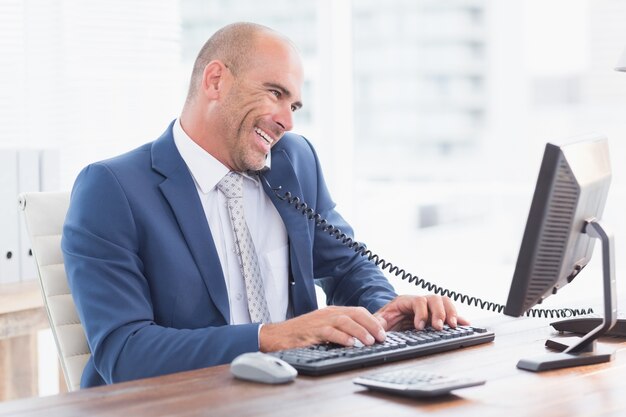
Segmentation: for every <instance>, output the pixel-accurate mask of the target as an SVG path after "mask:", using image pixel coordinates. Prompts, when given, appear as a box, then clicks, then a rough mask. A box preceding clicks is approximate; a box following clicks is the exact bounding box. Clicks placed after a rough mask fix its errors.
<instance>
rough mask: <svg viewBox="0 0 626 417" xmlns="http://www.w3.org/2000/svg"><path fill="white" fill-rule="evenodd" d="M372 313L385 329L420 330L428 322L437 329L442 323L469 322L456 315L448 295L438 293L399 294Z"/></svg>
mask: <svg viewBox="0 0 626 417" xmlns="http://www.w3.org/2000/svg"><path fill="white" fill-rule="evenodd" d="M374 315H375V316H376V317H378V319H379V320H380V321H381V322H382V323H383V326H384V327H385V330H386V331H391V330H407V329H413V328H415V329H418V330H422V329H423V328H424V327H426V325H427V324H428V323H430V325H431V326H432V327H434V328H435V329H437V330H441V329H443V325H444V323H446V324H448V326H450V327H456V326H457V324H461V325H466V324H469V322H468V321H467V320H465V319H464V318H462V317H459V316H458V315H457V313H456V308H454V305H453V304H452V301H451V300H450V299H449V298H448V297H441V296H439V295H427V296H417V295H400V296H398V297H396V298H394V299H393V300H391V301H390V302H389V303H387V305H385V306H384V307H383V308H381V309H380V310H378V311H377V312H376V314H374Z"/></svg>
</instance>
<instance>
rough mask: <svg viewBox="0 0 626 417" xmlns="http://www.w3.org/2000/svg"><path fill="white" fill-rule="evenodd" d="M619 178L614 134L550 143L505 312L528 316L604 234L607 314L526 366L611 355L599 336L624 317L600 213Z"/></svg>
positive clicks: (571, 276)
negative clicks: (611, 143)
mask: <svg viewBox="0 0 626 417" xmlns="http://www.w3.org/2000/svg"><path fill="white" fill-rule="evenodd" d="M610 182H611V164H610V161H609V149H608V141H607V139H606V137H604V136H602V135H596V134H593V135H586V136H581V137H576V138H572V139H570V140H568V141H567V142H566V143H564V144H561V145H557V144H552V143H548V144H547V145H546V148H545V151H544V155H543V160H542V163H541V168H540V170H539V177H538V178H537V184H536V186H535V193H534V196H533V199H532V203H531V206H530V213H529V215H528V220H527V223H526V229H525V231H524V236H523V238H522V244H521V247H520V251H519V256H518V259H517V264H516V267H515V273H514V275H513V280H512V282H511V287H510V290H509V296H508V300H507V303H506V307H505V309H504V313H505V314H507V315H510V316H520V315H522V314H524V313H525V312H526V311H528V310H529V309H531V308H532V307H533V306H535V305H536V304H538V303H541V302H542V301H543V300H544V299H545V298H546V297H548V296H550V295H552V294H556V293H557V291H558V290H559V289H560V288H562V287H563V286H565V285H567V284H568V283H570V282H572V280H573V279H574V278H575V277H576V276H577V275H578V274H579V273H580V271H581V270H582V269H583V268H584V267H585V266H586V265H587V264H588V263H589V261H590V259H591V256H592V253H593V248H594V242H595V240H596V239H600V240H601V241H602V248H603V270H604V318H605V319H604V322H603V323H602V325H600V326H598V327H597V328H596V329H594V330H593V331H591V332H590V333H588V334H587V335H585V336H584V337H583V338H582V339H580V340H577V341H576V342H575V343H573V344H571V345H563V344H558V343H557V342H554V341H548V342H547V343H546V345H547V346H549V347H554V348H562V349H564V352H563V353H559V354H556V353H551V354H548V355H544V356H542V357H540V358H535V359H523V360H521V361H520V362H519V363H518V367H519V368H522V369H528V370H532V371H541V370H547V369H555V368H562V367H567V366H576V365H583V364H589V363H598V362H604V361H608V360H610V359H611V357H612V353H608V354H605V353H600V352H596V351H595V339H596V338H597V337H599V336H600V335H601V334H602V333H604V332H606V331H607V330H609V329H610V328H611V327H612V326H613V325H614V324H615V321H616V306H615V304H616V300H615V291H614V287H615V274H614V262H613V238H612V236H610V235H609V234H608V233H606V231H605V230H604V228H603V227H602V225H601V224H600V219H601V217H602V213H603V210H604V206H605V202H606V199H607V195H608V190H609V184H610Z"/></svg>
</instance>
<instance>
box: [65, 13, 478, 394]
mask: <svg viewBox="0 0 626 417" xmlns="http://www.w3.org/2000/svg"><path fill="white" fill-rule="evenodd" d="M302 82H303V70H302V63H301V60H300V57H299V55H298V52H297V50H296V48H295V47H294V45H293V44H292V43H291V42H290V41H289V40H288V39H286V38H285V37H284V36H282V35H281V34H279V33H277V32H275V31H273V30H271V29H269V28H267V27H264V26H260V25H257V24H252V23H236V24H232V25H229V26H226V27H224V28H222V29H221V30H219V31H218V32H217V33H215V34H214V35H213V36H212V37H211V38H210V39H209V40H208V41H207V43H206V44H205V45H204V46H203V48H202V49H201V51H200V53H199V54H198V58H197V59H196V62H195V65H194V68H193V72H192V75H191V81H190V86H189V93H188V96H187V99H186V101H185V105H184V107H183V110H182V112H181V115H180V117H179V118H178V119H176V120H174V121H173V122H172V123H171V124H170V125H169V127H168V128H167V129H166V131H165V132H164V133H163V135H162V136H161V137H160V138H158V139H156V140H155V141H154V142H150V143H147V144H145V145H143V146H141V147H140V148H138V149H135V150H133V151H130V152H128V153H126V154H124V155H121V156H118V157H116V158H112V159H109V160H106V161H101V162H97V163H94V164H91V165H89V166H88V167H86V168H85V169H84V170H83V171H82V172H81V173H80V174H79V176H78V178H77V180H76V182H75V185H74V189H73V191H72V197H71V203H70V209H69V212H68V214H67V218H66V223H65V227H64V230H63V239H62V248H63V253H64V257H65V267H66V271H67V274H68V280H69V284H70V287H71V290H72V294H73V297H74V300H75V302H76V306H77V309H78V313H79V315H80V318H81V321H82V323H83V325H84V328H85V331H86V333H87V338H88V341H89V345H90V347H91V350H92V356H91V359H90V361H89V362H88V363H87V365H86V367H85V371H84V373H83V378H82V382H81V385H82V386H83V387H89V386H95V385H102V384H105V383H114V382H119V381H124V380H130V379H137V378H142V377H148V376H154V375H161V374H166V373H172V372H178V371H184V370H190V369H195V368H201V367H206V366H211V365H217V364H223V363H227V362H230V361H231V360H232V359H233V358H235V357H236V356H237V355H239V354H241V353H244V352H250V351H256V350H260V351H266V352H267V351H273V350H279V349H285V348H292V347H297V346H305V345H309V344H313V343H321V342H327V341H330V342H335V343H340V344H344V345H352V344H354V343H355V340H356V339H358V340H360V341H361V342H362V343H364V344H366V345H370V344H372V343H375V342H376V341H382V340H384V339H385V332H386V331H387V330H395V329H398V328H401V327H413V326H414V327H416V328H423V327H424V326H425V325H426V324H429V323H430V324H432V325H433V326H434V327H436V328H441V327H443V324H444V322H445V323H447V324H449V325H450V326H452V327H454V326H456V324H457V321H458V322H459V323H466V322H465V321H464V320H463V319H461V318H458V317H457V314H456V311H455V309H454V306H453V305H452V303H451V302H450V300H449V299H447V298H442V297H439V296H433V295H430V296H424V297H422V296H397V295H396V294H395V292H394V290H393V288H392V286H391V285H390V284H389V283H388V282H387V280H386V278H385V277H384V276H383V275H382V273H381V272H380V270H379V269H378V268H377V267H376V266H375V265H373V264H372V263H370V262H368V261H367V260H366V258H364V257H361V256H359V255H358V254H356V253H355V252H354V251H352V250H350V249H348V248H346V247H345V246H342V245H341V244H340V243H338V242H337V241H336V240H335V238H334V237H333V236H331V235H329V234H328V233H324V232H323V231H321V230H319V229H317V228H315V226H314V224H313V223H312V222H310V221H309V220H308V219H307V218H306V217H304V216H302V215H301V213H299V212H298V211H297V210H294V209H293V206H290V205H288V204H287V203H285V202H284V201H282V200H280V199H278V198H277V197H276V196H275V195H274V193H273V192H272V190H271V189H270V186H269V184H272V186H278V185H280V186H282V187H283V189H285V190H289V191H290V192H291V193H292V194H294V195H296V196H299V197H300V198H301V199H302V200H304V201H306V202H307V203H308V204H309V205H310V206H311V207H312V208H313V209H315V210H316V211H317V212H318V213H321V214H322V215H323V216H324V217H325V218H327V219H328V220H329V221H330V222H331V223H332V224H334V225H336V226H338V227H340V228H341V229H342V230H343V231H344V232H347V233H348V234H351V229H350V226H349V225H348V224H347V223H346V222H345V220H343V219H342V218H341V216H340V215H339V214H338V213H337V211H336V210H335V204H334V203H333V201H332V199H331V197H330V194H329V192H328V190H327V188H326V185H325V183H324V179H323V176H322V171H321V168H320V164H319V161H318V159H317V155H316V154H315V151H314V149H313V147H312V146H311V144H310V143H309V142H308V141H307V139H305V138H304V137H302V136H298V135H295V134H291V133H286V132H288V131H290V130H291V129H292V127H293V112H294V111H297V110H298V109H299V108H300V107H301V106H302V98H301V87H302ZM315 284H317V285H319V286H321V287H322V289H323V290H324V292H325V293H326V296H327V301H328V304H329V307H325V308H321V309H318V306H317V303H316V296H315V289H314V285H315Z"/></svg>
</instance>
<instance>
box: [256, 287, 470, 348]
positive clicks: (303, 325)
mask: <svg viewBox="0 0 626 417" xmlns="http://www.w3.org/2000/svg"><path fill="white" fill-rule="evenodd" d="M444 323H447V324H448V325H449V326H450V327H456V326H457V324H461V325H465V324H469V322H468V321H467V320H465V319H463V318H462V317H459V316H458V315H457V313H456V309H455V308H454V305H453V304H452V301H451V300H450V299H449V298H448V297H441V296H438V295H427V296H412V295H401V296H398V297H396V298H394V299H393V300H391V301H390V302H389V303H388V304H387V305H385V306H384V307H383V308H381V309H380V310H378V311H377V312H376V314H374V315H372V314H370V312H369V311H367V310H366V309H365V308H363V307H326V308H323V309H320V310H316V311H312V312H310V313H308V314H304V315H302V316H299V317H295V318H293V319H290V320H287V321H284V322H281V323H268V324H265V325H263V327H262V328H261V332H260V334H259V344H260V350H261V351H262V352H271V351H276V350H282V349H292V348H296V347H303V346H309V345H313V344H318V343H324V342H333V343H337V344H340V345H344V346H352V345H354V343H355V339H358V340H359V341H361V343H363V344H364V345H367V346H369V345H372V344H374V343H375V342H382V341H384V340H385V331H392V330H406V329H413V328H415V329H418V330H421V329H423V328H424V327H426V325H427V324H430V325H431V326H433V327H434V328H435V329H438V330H441V329H442V328H443V325H444Z"/></svg>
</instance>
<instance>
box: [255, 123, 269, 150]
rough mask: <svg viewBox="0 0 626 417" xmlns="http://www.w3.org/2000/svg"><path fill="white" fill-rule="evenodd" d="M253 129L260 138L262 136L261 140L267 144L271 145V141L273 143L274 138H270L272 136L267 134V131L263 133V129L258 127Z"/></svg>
mask: <svg viewBox="0 0 626 417" xmlns="http://www.w3.org/2000/svg"><path fill="white" fill-rule="evenodd" d="M254 131H255V132H256V134H257V135H259V136H261V138H263V140H264V141H265V142H266V143H267V144H268V145H270V146H271V145H272V143H274V139H272V137H271V136H270V135H268V134H267V133H265V132H264V131H263V130H261V129H259V128H258V127H255V128H254Z"/></svg>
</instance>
